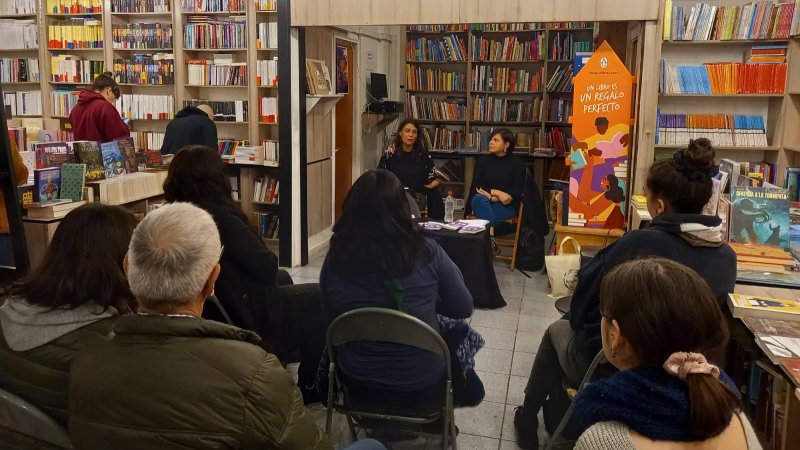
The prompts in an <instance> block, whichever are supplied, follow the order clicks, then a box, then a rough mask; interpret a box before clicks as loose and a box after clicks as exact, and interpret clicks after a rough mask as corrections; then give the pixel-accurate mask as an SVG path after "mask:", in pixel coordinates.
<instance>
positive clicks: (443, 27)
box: [406, 22, 594, 33]
mask: <svg viewBox="0 0 800 450" xmlns="http://www.w3.org/2000/svg"><path fill="white" fill-rule="evenodd" d="M593 26H594V22H517V23H471V24H466V23H456V24H438V25H407V26H406V31H409V32H419V33H447V32H456V33H458V32H464V31H467V30H472V31H532V30H545V29H548V30H559V29H585V28H592V27H593Z"/></svg>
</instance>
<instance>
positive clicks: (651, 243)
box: [514, 138, 736, 448]
mask: <svg viewBox="0 0 800 450" xmlns="http://www.w3.org/2000/svg"><path fill="white" fill-rule="evenodd" d="M715 156H716V153H715V151H714V148H713V147H712V146H711V142H710V141H709V140H708V139H705V138H701V139H696V140H692V141H690V142H689V145H688V146H687V147H686V148H684V149H680V150H677V151H676V152H675V153H674V154H673V157H672V158H671V159H669V160H665V161H659V162H656V163H654V164H653V165H652V166H650V170H649V171H648V174H647V180H646V181H645V189H644V191H645V196H646V197H647V209H648V211H649V212H650V215H651V216H652V217H653V220H652V222H651V223H650V227H649V228H647V229H644V230H634V231H630V232H628V233H626V234H625V235H624V236H623V237H622V238H620V239H619V240H617V241H616V242H614V243H612V244H611V245H609V246H607V247H606V248H604V249H603V250H601V251H600V252H599V253H598V254H597V255H596V256H595V257H594V258H592V260H591V261H589V262H588V263H587V264H585V265H584V266H583V267H581V268H580V271H579V272H578V283H577V285H576V287H575V292H574V293H573V294H572V303H571V306H570V312H569V317H568V318H563V319H560V320H557V321H556V322H555V323H553V324H552V325H550V327H549V328H548V329H547V331H546V332H545V334H544V336H543V337H542V341H541V343H540V344H539V349H538V350H537V353H536V357H535V358H534V361H533V367H532V368H531V374H530V377H529V378H528V384H527V386H526V387H525V400H524V402H523V404H522V406H521V407H519V408H518V409H517V410H516V412H515V416H514V427H515V429H516V431H517V445H519V446H520V447H522V448H537V447H538V444H539V439H538V436H537V433H536V430H537V428H538V419H537V414H538V412H539V410H540V409H542V407H543V406H544V405H545V402H546V401H548V400H554V399H557V398H558V397H557V396H562V395H563V389H562V381H563V379H564V378H566V379H567V380H569V381H570V382H571V383H577V382H579V381H580V379H581V378H582V377H583V374H584V373H585V372H586V370H587V368H588V367H589V364H590V363H591V361H592V359H593V358H594V356H595V355H596V354H597V353H598V352H599V351H600V349H601V347H602V346H601V337H600V325H601V315H600V301H599V297H598V293H599V292H600V284H601V283H602V281H603V277H604V276H605V274H606V273H608V272H609V271H611V269H613V268H614V267H616V266H617V265H618V264H620V263H622V262H624V261H627V260H629V259H632V258H636V257H642V256H661V257H663V258H667V259H670V260H673V261H676V262H678V263H681V264H685V265H687V266H688V267H690V268H692V269H694V270H696V271H697V273H699V274H700V276H702V277H703V278H704V279H705V280H706V282H707V283H708V284H709V286H711V291H712V292H713V294H714V298H716V299H717V301H718V302H719V304H720V305H724V304H725V301H726V298H727V295H728V293H731V292H733V289H734V286H735V283H736V254H735V253H734V251H733V250H732V249H731V248H730V247H729V246H728V245H727V244H725V242H723V240H722V233H721V227H720V224H721V222H722V221H721V219H720V218H719V217H717V216H705V215H702V214H701V212H702V210H703V207H704V206H705V204H706V203H708V200H709V199H710V198H711V194H712V189H713V182H712V181H711V178H712V177H713V176H715V175H716V174H717V172H718V168H717V166H716V165H715V164H714V157H715ZM554 404H555V403H554ZM562 412H563V411H562ZM562 412H559V413H555V414H553V416H552V417H554V420H553V421H552V422H551V421H548V422H549V424H548V430H549V431H552V430H550V428H554V426H553V425H554V424H557V423H558V421H559V420H560V417H559V416H560V414H561V413H562ZM548 415H549V414H545V416H548Z"/></svg>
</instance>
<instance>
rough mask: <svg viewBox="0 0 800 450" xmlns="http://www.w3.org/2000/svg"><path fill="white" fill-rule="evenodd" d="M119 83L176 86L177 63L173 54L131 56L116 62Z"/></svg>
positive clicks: (115, 75) (115, 68)
mask: <svg viewBox="0 0 800 450" xmlns="http://www.w3.org/2000/svg"><path fill="white" fill-rule="evenodd" d="M114 78H115V79H116V80H117V83H121V84H136V85H140V86H141V85H149V86H163V85H169V84H175V61H174V57H173V55H172V53H154V54H148V55H131V57H130V58H125V59H115V60H114Z"/></svg>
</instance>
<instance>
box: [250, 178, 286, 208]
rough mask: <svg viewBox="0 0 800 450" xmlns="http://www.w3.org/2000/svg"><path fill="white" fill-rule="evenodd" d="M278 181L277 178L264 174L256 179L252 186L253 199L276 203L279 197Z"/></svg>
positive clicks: (260, 201)
mask: <svg viewBox="0 0 800 450" xmlns="http://www.w3.org/2000/svg"><path fill="white" fill-rule="evenodd" d="M279 189H280V181H278V179H277V178H273V177H269V176H265V177H261V178H259V179H257V180H256V182H255V186H253V201H254V202H259V203H269V204H273V205H277V204H278V199H279V198H280V197H279V195H280V192H279Z"/></svg>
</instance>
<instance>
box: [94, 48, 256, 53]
mask: <svg viewBox="0 0 800 450" xmlns="http://www.w3.org/2000/svg"><path fill="white" fill-rule="evenodd" d="M101 50H102V49H101ZM183 51H185V52H197V53H233V52H236V53H241V52H247V49H246V48H185V47H184V49H183Z"/></svg>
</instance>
